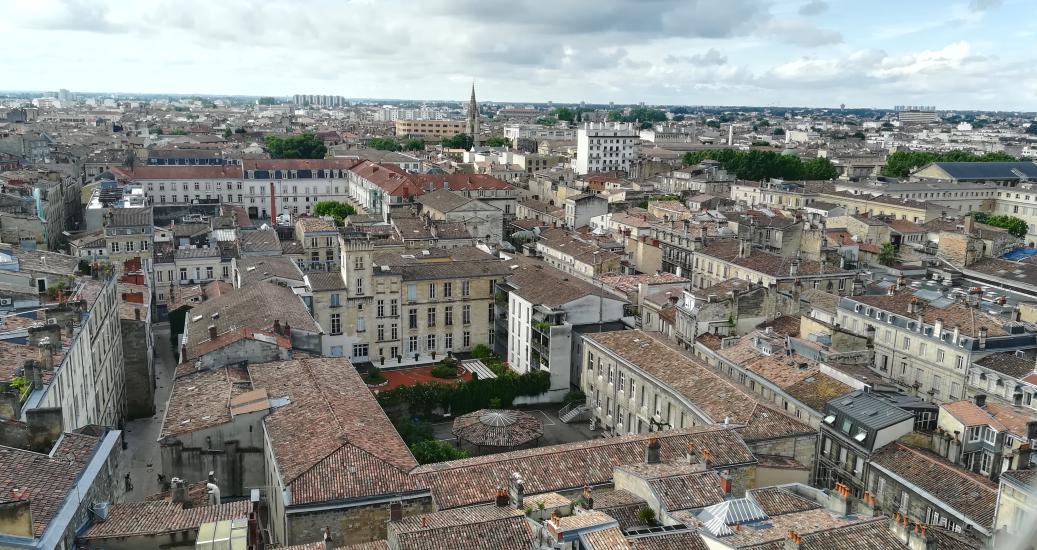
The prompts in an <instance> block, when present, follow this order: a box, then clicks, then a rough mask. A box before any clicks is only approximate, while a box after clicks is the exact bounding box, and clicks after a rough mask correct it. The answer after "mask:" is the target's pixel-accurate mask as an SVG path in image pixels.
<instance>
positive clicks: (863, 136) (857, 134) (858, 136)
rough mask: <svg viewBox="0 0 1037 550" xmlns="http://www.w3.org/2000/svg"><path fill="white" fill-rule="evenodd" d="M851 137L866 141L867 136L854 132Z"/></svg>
mask: <svg viewBox="0 0 1037 550" xmlns="http://www.w3.org/2000/svg"><path fill="white" fill-rule="evenodd" d="M850 137H853V138H854V139H865V138H866V137H867V136H865V135H864V132H854V133H853V134H851V136H850Z"/></svg>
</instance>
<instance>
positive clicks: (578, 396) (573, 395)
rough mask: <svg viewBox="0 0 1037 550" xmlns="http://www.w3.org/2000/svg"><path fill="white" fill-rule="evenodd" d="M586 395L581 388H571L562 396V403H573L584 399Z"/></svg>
mask: <svg viewBox="0 0 1037 550" xmlns="http://www.w3.org/2000/svg"><path fill="white" fill-rule="evenodd" d="M586 400H587V395H586V394H585V393H583V390H571V391H569V392H568V393H566V394H565V397H563V398H562V403H564V404H566V405H568V404H569V403H575V402H577V401H586Z"/></svg>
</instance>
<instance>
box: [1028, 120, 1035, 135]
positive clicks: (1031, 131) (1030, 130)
mask: <svg viewBox="0 0 1037 550" xmlns="http://www.w3.org/2000/svg"><path fill="white" fill-rule="evenodd" d="M1026 133H1027V134H1033V135H1037V122H1031V123H1030V125H1029V126H1027V127H1026Z"/></svg>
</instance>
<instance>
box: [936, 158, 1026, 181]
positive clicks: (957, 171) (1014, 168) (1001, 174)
mask: <svg viewBox="0 0 1037 550" xmlns="http://www.w3.org/2000/svg"><path fill="white" fill-rule="evenodd" d="M935 164H936V166H939V167H940V168H941V169H942V170H943V171H944V172H947V173H948V174H950V176H951V177H952V178H954V179H957V180H1017V179H1021V176H1022V177H1026V178H1033V179H1037V163H1034V162H937V163H935Z"/></svg>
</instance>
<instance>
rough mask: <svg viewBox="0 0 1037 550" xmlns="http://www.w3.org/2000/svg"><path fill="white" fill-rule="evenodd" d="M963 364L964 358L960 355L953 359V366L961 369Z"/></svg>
mask: <svg viewBox="0 0 1037 550" xmlns="http://www.w3.org/2000/svg"><path fill="white" fill-rule="evenodd" d="M964 366H965V358H964V357H963V356H961V355H959V356H957V357H956V358H955V359H954V368H956V369H958V370H961V369H962V368H963V367H964Z"/></svg>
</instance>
